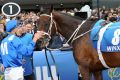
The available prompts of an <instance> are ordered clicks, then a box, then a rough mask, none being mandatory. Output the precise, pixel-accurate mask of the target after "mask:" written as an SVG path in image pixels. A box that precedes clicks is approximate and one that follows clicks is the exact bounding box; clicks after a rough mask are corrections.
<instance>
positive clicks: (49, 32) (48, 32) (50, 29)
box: [40, 13, 58, 36]
mask: <svg viewBox="0 0 120 80" xmlns="http://www.w3.org/2000/svg"><path fill="white" fill-rule="evenodd" d="M40 16H48V17H50V26H49V29H48V31H47V32H46V33H45V34H46V35H49V36H51V31H52V28H53V25H54V26H55V29H56V33H57V32H58V29H57V24H56V21H55V20H54V19H53V14H52V13H51V15H48V14H41V15H40Z"/></svg>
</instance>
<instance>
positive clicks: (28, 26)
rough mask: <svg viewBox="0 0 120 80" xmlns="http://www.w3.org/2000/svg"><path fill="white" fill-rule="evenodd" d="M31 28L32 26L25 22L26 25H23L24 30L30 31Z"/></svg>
mask: <svg viewBox="0 0 120 80" xmlns="http://www.w3.org/2000/svg"><path fill="white" fill-rule="evenodd" d="M32 28H33V26H32V25H31V24H27V25H25V29H26V32H29V31H31V30H32Z"/></svg>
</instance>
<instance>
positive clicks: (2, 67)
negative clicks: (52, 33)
mask: <svg viewBox="0 0 120 80" xmlns="http://www.w3.org/2000/svg"><path fill="white" fill-rule="evenodd" d="M1 71H2V72H4V65H3V64H2V65H1Z"/></svg>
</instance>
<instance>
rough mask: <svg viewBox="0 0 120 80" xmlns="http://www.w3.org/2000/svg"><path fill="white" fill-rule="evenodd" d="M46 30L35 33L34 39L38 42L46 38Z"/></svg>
mask: <svg viewBox="0 0 120 80" xmlns="http://www.w3.org/2000/svg"><path fill="white" fill-rule="evenodd" d="M44 35H45V32H43V31H37V33H35V35H34V38H33V41H34V42H36V41H37V40H38V39H40V38H44Z"/></svg>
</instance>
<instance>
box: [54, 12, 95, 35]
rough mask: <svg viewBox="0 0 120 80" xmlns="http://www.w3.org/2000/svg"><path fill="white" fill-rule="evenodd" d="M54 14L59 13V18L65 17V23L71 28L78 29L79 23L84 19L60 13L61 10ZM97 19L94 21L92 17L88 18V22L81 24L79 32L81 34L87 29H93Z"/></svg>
mask: <svg viewBox="0 0 120 80" xmlns="http://www.w3.org/2000/svg"><path fill="white" fill-rule="evenodd" d="M54 14H56V15H58V16H59V18H62V19H64V20H63V24H64V25H66V26H70V28H71V29H73V30H75V29H77V27H78V25H80V24H81V23H82V21H83V19H82V18H77V17H75V16H71V15H68V14H64V13H60V12H55V13H54ZM59 18H58V19H59ZM96 21H97V20H94V21H93V20H91V18H88V19H86V22H85V23H84V24H83V25H82V26H81V28H80V30H79V32H78V34H79V35H80V34H83V33H85V32H86V31H89V30H91V29H92V27H93V25H94V24H95V22H96ZM66 26H65V27H66ZM65 27H64V28H65ZM68 32H69V30H68Z"/></svg>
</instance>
